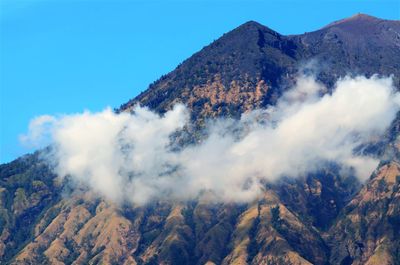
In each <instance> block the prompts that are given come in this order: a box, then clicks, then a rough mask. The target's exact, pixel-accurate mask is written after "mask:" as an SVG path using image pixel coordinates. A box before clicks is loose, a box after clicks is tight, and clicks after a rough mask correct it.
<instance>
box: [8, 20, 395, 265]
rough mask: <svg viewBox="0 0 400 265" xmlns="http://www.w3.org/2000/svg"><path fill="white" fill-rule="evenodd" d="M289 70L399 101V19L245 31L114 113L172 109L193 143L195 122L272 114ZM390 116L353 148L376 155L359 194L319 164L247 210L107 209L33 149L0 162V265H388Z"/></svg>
mask: <svg viewBox="0 0 400 265" xmlns="http://www.w3.org/2000/svg"><path fill="white" fill-rule="evenodd" d="M301 73H307V74H309V73H312V74H314V75H315V76H316V78H317V79H318V81H320V82H322V83H323V84H325V85H326V87H327V88H328V89H333V86H334V84H335V82H336V81H337V80H338V79H339V78H340V77H343V76H345V75H354V74H362V75H366V76H371V75H373V74H378V75H385V76H386V75H393V79H394V84H395V86H396V88H397V89H398V90H399V89H400V21H389V20H382V19H378V18H374V17H371V16H367V15H363V14H358V15H355V16H353V17H350V18H347V19H344V20H340V21H337V22H334V23H331V24H329V25H327V26H325V27H323V28H322V29H319V30H317V31H313V32H308V33H304V34H301V35H289V36H285V35H282V34H279V33H278V32H275V31H273V30H271V29H269V28H267V27H265V26H263V25H261V24H259V23H257V22H254V21H249V22H247V23H245V24H243V25H241V26H239V27H238V28H236V29H234V30H232V31H230V32H228V33H226V34H224V35H223V36H222V37H221V38H219V39H218V40H216V41H214V42H213V43H211V44H210V45H208V46H206V47H204V48H203V49H202V50H201V51H199V52H197V53H195V54H194V55H193V56H191V57H190V58H189V59H187V60H185V61H184V62H182V63H181V64H180V65H179V66H178V67H177V68H176V69H175V70H173V71H172V72H170V73H168V74H166V75H165V76H162V77H161V78H160V79H159V80H157V81H155V82H154V83H153V84H151V85H150V86H149V88H148V89H147V90H146V91H144V92H143V93H141V94H140V95H139V96H137V97H135V98H133V99H131V100H129V101H128V102H127V103H125V104H123V105H122V106H121V107H120V108H119V110H118V111H119V112H131V111H133V109H134V106H135V105H136V104H141V105H144V106H147V107H149V108H150V109H151V110H154V111H156V112H158V113H165V112H166V111H168V110H170V109H171V108H172V107H173V105H175V104H176V103H178V102H182V103H184V104H185V105H187V106H188V108H189V110H190V111H191V119H192V121H193V123H194V124H196V125H197V127H196V126H195V127H196V128H190V129H188V131H189V132H190V133H191V134H192V135H196V133H198V132H199V130H201V128H202V126H203V125H204V124H205V120H206V119H209V118H213V117H231V118H238V117H240V115H242V114H243V113H245V112H248V111H250V110H253V109H256V108H262V107H266V106H269V105H274V104H275V103H276V101H277V99H278V98H279V97H280V96H281V95H282V93H283V92H285V91H286V90H287V89H288V88H289V87H291V86H292V85H293V84H294V83H295V82H296V77H297V76H298V75H299V74H301ZM110 115H111V114H110ZM397 116H398V117H397V119H396V120H395V121H394V122H393V124H392V125H391V127H390V128H389V130H388V131H387V132H386V134H385V136H384V137H383V139H378V140H376V141H375V142H373V143H371V144H370V145H368V146H363V147H362V150H357V152H365V153H368V154H374V155H380V156H381V157H382V161H381V163H380V165H379V167H378V168H377V170H376V171H375V172H374V173H373V174H372V176H371V177H370V178H369V179H368V180H367V181H366V183H360V182H359V181H358V180H357V179H356V178H355V177H352V176H351V175H350V176H349V175H344V174H343V172H342V171H341V170H340V168H338V167H337V166H335V165H329V166H326V167H324V169H322V170H319V171H318V172H315V173H313V174H304V175H303V176H301V177H299V178H295V179H293V178H282V179H280V180H279V181H276V182H274V183H265V185H264V186H263V191H262V194H261V196H260V198H259V199H257V200H255V201H252V202H249V203H229V202H218V203H211V202H209V201H207V200H206V199H205V200H191V201H170V200H165V201H163V200H161V201H153V202H151V203H149V204H147V205H145V206H138V205H132V204H130V203H121V204H116V203H114V202H112V201H109V200H107V199H104V198H102V197H101V196H99V195H98V194H96V193H94V192H91V191H88V190H86V189H84V188H82V189H77V190H74V191H73V192H71V182H70V181H69V177H66V178H64V179H63V180H60V179H58V178H57V176H56V175H54V173H53V172H52V170H51V169H50V168H49V166H48V164H46V163H45V162H44V161H43V160H42V159H41V156H42V154H43V151H38V152H36V153H35V154H31V155H26V156H23V157H20V158H18V159H16V160H15V161H13V162H11V163H8V164H4V165H0V263H1V264H74V265H80V264H125V265H128V264H129V265H136V264H199V265H200V264H207V265H211V264H293V265H294V264H304V265H309V264H317V265H326V264H332V265H336V264H337V265H350V264H357V265H358V264H369V265H374V264H376V265H378V264H379V265H392V264H400V254H399V253H400V234H399V231H400V177H399V176H400V162H399V161H400V159H399V158H400V150H399V146H400V143H399V141H398V140H397V139H398V136H399V133H400V115H397ZM329 122H330V120H329V117H327V123H329ZM190 130H191V131H190ZM99 133H101V132H99ZM296 133H297V132H293V135H296ZM101 151H102V150H99V152H101ZM276 151H278V150H276ZM78 162H80V161H78ZM102 166H103V165H99V167H102ZM200 166H201V165H200ZM216 166H218V165H216ZM201 173H202V174H207V172H201ZM132 177H134V176H132ZM67 193H68V194H69V195H68V196H66V195H65V194H67Z"/></svg>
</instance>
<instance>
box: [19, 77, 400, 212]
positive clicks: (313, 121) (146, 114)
mask: <svg viewBox="0 0 400 265" xmlns="http://www.w3.org/2000/svg"><path fill="white" fill-rule="evenodd" d="M326 91H327V89H326V88H325V87H324V86H323V85H322V84H320V83H318V82H316V81H315V80H314V79H313V78H311V77H300V78H299V79H298V80H297V84H296V86H295V87H293V88H292V89H291V90H289V91H288V92H286V93H285V94H284V95H282V97H281V98H280V99H279V100H278V103H277V105H276V106H274V107H270V108H267V109H260V110H254V111H252V112H250V113H246V114H244V115H242V117H241V119H240V121H232V120H224V119H220V120H217V121H215V122H213V123H210V125H209V126H208V128H207V130H208V136H207V137H206V138H205V139H204V140H202V141H201V142H200V143H197V144H193V145H187V146H185V147H183V148H180V149H178V150H177V149H176V148H173V144H172V143H173V139H174V135H175V132H176V131H179V130H182V129H184V128H185V126H186V125H188V124H189V122H190V121H189V110H188V109H186V108H185V106H183V105H179V104H178V105H176V106H175V107H174V108H173V109H172V110H170V111H168V112H167V113H166V114H165V115H163V116H159V115H157V114H155V113H153V112H151V111H150V110H148V109H147V108H142V107H136V108H135V110H134V113H133V114H127V113H121V114H115V113H113V112H112V110H111V109H106V110H104V111H102V112H99V113H90V112H84V113H81V114H75V115H66V116H61V117H52V116H47V115H46V116H41V117H38V118H36V119H34V120H33V121H32V122H31V125H30V126H29V133H28V134H27V135H26V136H24V137H23V140H24V141H27V142H29V141H33V142H37V141H42V139H41V136H43V135H50V137H51V141H52V143H53V151H52V153H51V154H49V156H50V160H52V161H55V166H54V169H55V171H56V173H57V174H58V175H59V176H61V177H62V176H65V175H70V176H71V177H72V178H73V179H74V180H75V181H76V182H77V183H79V184H82V185H85V186H88V187H90V188H91V189H93V190H94V191H95V192H98V193H100V194H102V195H104V196H106V197H107V198H108V199H111V200H114V201H116V202H122V201H125V200H128V201H131V202H133V203H136V204H144V203H146V202H149V201H151V200H158V199H172V200H175V199H176V200H189V199H196V198H199V197H201V196H208V197H211V198H213V199H214V200H216V201H235V202H245V201H249V200H252V199H254V198H255V197H256V196H258V195H259V194H260V192H262V184H261V183H262V182H264V181H274V180H277V179H279V178H280V177H282V176H288V177H298V176H302V175H304V174H307V173H309V172H314V171H316V170H318V169H320V168H321V167H322V166H323V165H324V164H325V163H326V162H334V163H337V164H340V165H341V166H342V167H343V168H345V169H346V168H347V169H352V170H354V172H355V174H356V175H357V176H358V177H359V178H360V179H366V178H368V177H369V175H370V174H371V173H372V172H373V170H374V169H375V168H376V166H377V165H378V162H379V161H378V160H377V159H376V158H372V157H368V156H364V155H362V154H360V153H355V152H354V149H355V148H356V147H359V146H360V145H362V144H365V143H368V142H369V141H370V140H371V139H372V138H374V137H377V136H378V137H379V136H381V135H382V134H383V133H384V132H385V130H386V128H387V127H388V126H389V125H390V123H391V122H392V120H393V119H394V118H395V115H396V112H397V111H399V109H400V108H399V106H400V95H399V93H396V92H395V89H394V87H393V84H392V80H391V79H390V78H378V77H376V76H373V77H371V78H365V77H356V78H348V77H347V78H344V79H341V80H339V81H338V82H337V84H336V87H335V89H334V90H333V92H332V93H326Z"/></svg>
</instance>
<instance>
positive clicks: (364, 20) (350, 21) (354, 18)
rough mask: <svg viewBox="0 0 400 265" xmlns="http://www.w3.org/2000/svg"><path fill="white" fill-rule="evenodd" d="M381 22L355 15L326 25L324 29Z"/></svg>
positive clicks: (372, 17)
mask: <svg viewBox="0 0 400 265" xmlns="http://www.w3.org/2000/svg"><path fill="white" fill-rule="evenodd" d="M382 20H383V19H379V18H376V17H374V16H370V15H367V14H363V13H357V14H354V15H353V16H351V17H348V18H344V19H340V20H337V21H334V22H332V23H330V24H328V25H327V26H325V27H324V28H330V27H335V26H341V25H347V24H354V23H356V24H364V23H374V22H377V21H382Z"/></svg>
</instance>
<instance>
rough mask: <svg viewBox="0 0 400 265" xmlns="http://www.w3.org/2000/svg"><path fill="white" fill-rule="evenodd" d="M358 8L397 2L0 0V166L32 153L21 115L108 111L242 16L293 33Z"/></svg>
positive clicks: (392, 7) (394, 7)
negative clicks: (23, 137) (22, 137)
mask: <svg viewBox="0 0 400 265" xmlns="http://www.w3.org/2000/svg"><path fill="white" fill-rule="evenodd" d="M358 12H361V13H367V14H370V15H374V16H377V17H381V18H386V19H400V1H399V0H390V1H388V0H338V1H329V0H314V1H296V0H292V1H285V0H272V1H268V0H264V1H262V0H259V1H252V0H242V1H241V0H236V1H235V0H233V1H227V0H225V1H224V0H209V1H200V0H186V1H183V0H181V1H167V0H158V1H151V0H147V1H144V0H143V1H135V0H132V1H128V0H125V1H124V0H100V1H95V0H70V1H66V0H65V1H63V0H47V1H46V0H0V34H1V35H0V93H1V94H0V162H1V163H4V162H8V161H11V160H12V159H14V158H16V157H18V156H20V155H22V154H24V153H26V152H29V151H32V150H28V149H26V148H24V147H22V146H21V145H20V143H19V141H18V136H19V135H20V134H21V133H24V132H26V130H27V126H28V123H29V120H30V119H31V118H34V117H35V116H38V115H43V114H52V115H54V114H62V113H74V112H81V111H83V110H85V109H89V110H91V111H99V110H102V109H103V108H105V107H107V106H111V107H118V106H119V105H120V104H122V103H124V102H126V101H127V100H129V99H130V98H133V97H135V96H136V95H137V94H138V93H139V92H140V91H143V90H145V89H146V87H147V85H148V84H149V83H151V82H152V81H154V80H156V79H157V78H158V77H159V76H160V75H162V74H165V73H167V72H169V71H171V70H173V69H174V68H175V66H176V65H177V64H178V63H180V62H181V61H182V60H184V59H185V58H187V57H189V56H190V55H191V54H193V53H194V52H196V51H198V50H199V49H201V48H202V47H203V46H205V45H207V44H209V43H210V42H212V41H213V40H215V39H217V38H218V37H219V36H221V35H222V34H223V33H225V32H227V31H229V30H231V29H233V28H235V27H237V26H238V25H240V24H242V23H244V22H246V21H248V20H255V21H258V22H260V23H262V24H264V25H266V26H268V27H270V28H272V29H274V30H276V31H278V32H280V33H283V34H296V33H303V32H305V31H313V30H316V29H318V28H320V27H322V26H324V25H326V24H328V23H330V22H332V21H334V20H338V19H341V18H344V17H348V16H351V15H353V14H355V13H358Z"/></svg>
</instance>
